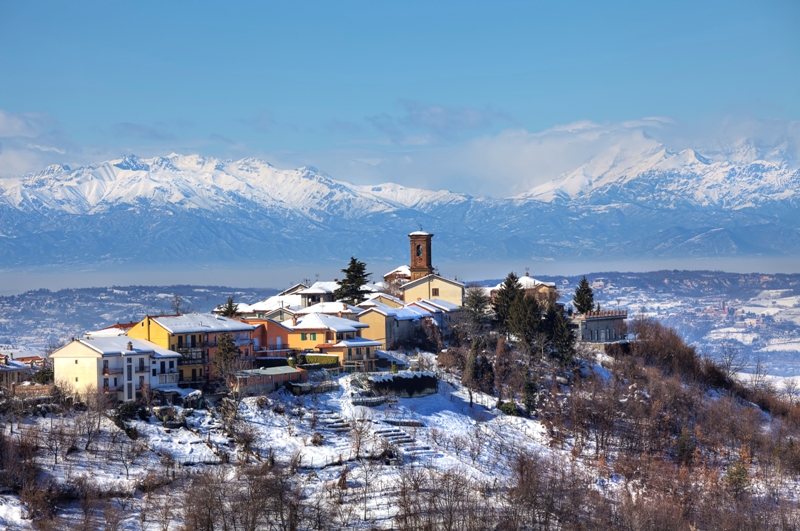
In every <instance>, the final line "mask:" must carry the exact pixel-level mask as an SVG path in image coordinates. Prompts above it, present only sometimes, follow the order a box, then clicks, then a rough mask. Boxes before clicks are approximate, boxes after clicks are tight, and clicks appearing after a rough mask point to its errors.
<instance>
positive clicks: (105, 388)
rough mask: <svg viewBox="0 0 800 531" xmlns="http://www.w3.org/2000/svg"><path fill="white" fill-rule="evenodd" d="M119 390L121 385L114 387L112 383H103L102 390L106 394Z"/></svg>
mask: <svg viewBox="0 0 800 531" xmlns="http://www.w3.org/2000/svg"><path fill="white" fill-rule="evenodd" d="M121 391H122V386H121V385H118V386H117V387H114V386H113V385H104V386H103V392H104V393H106V394H108V393H119V392H121Z"/></svg>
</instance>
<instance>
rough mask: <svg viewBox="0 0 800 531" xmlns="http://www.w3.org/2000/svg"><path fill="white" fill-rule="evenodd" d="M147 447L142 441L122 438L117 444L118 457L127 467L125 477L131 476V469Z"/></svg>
mask: <svg viewBox="0 0 800 531" xmlns="http://www.w3.org/2000/svg"><path fill="white" fill-rule="evenodd" d="M146 450H147V447H146V446H145V445H144V444H142V442H141V441H130V440H122V441H120V443H119V444H118V445H117V457H118V458H119V462H120V463H122V466H123V467H125V479H129V478H130V469H131V467H132V466H133V465H134V464H135V463H136V461H138V460H139V458H140V457H142V456H143V455H144V454H145V451H146Z"/></svg>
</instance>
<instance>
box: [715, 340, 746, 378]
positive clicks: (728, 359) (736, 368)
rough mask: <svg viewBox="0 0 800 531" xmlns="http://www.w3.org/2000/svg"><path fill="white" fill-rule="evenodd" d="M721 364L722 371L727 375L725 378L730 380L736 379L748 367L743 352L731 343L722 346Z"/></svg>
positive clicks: (726, 342)
mask: <svg viewBox="0 0 800 531" xmlns="http://www.w3.org/2000/svg"><path fill="white" fill-rule="evenodd" d="M719 363H720V367H721V368H722V371H723V372H724V373H725V378H727V379H728V380H733V379H734V378H736V375H737V374H738V373H740V372H742V370H744V368H745V367H746V363H745V360H744V356H743V355H742V351H741V350H740V349H739V348H738V347H737V346H736V345H734V344H733V342H731V341H725V342H724V343H723V344H722V350H721V352H720V355H719Z"/></svg>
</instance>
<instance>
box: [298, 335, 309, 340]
mask: <svg viewBox="0 0 800 531" xmlns="http://www.w3.org/2000/svg"><path fill="white" fill-rule="evenodd" d="M306 339H308V334H300V341H305V340H306Z"/></svg>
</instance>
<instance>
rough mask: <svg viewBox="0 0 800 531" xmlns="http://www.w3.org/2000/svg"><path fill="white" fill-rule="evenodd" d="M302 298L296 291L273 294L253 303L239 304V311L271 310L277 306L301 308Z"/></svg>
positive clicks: (277, 307)
mask: <svg viewBox="0 0 800 531" xmlns="http://www.w3.org/2000/svg"><path fill="white" fill-rule="evenodd" d="M302 303H303V301H302V298H301V297H300V295H299V294H297V293H292V294H289V295H280V294H279V295H273V296H272V297H268V298H266V299H264V300H263V301H259V302H254V303H253V304H239V313H243V314H244V313H255V312H271V311H273V310H277V309H279V308H302V307H303V306H302Z"/></svg>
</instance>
